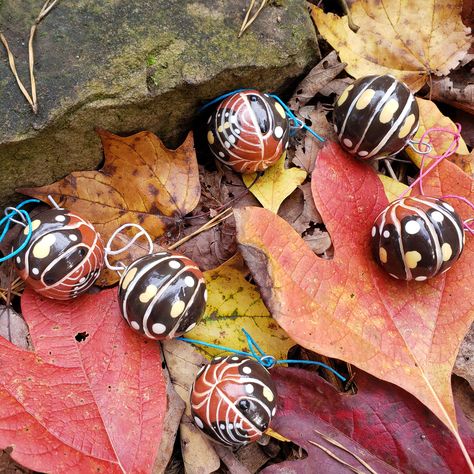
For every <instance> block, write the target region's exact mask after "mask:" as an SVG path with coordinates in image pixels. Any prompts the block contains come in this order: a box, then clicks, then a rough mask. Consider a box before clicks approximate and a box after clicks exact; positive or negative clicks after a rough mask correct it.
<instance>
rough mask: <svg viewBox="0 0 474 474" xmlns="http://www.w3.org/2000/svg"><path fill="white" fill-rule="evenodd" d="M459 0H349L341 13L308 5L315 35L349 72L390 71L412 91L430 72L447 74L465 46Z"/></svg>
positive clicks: (466, 39) (467, 42) (466, 38)
mask: <svg viewBox="0 0 474 474" xmlns="http://www.w3.org/2000/svg"><path fill="white" fill-rule="evenodd" d="M462 3H463V2H462V0H452V1H450V2H444V1H440V0H418V1H413V0H355V1H354V2H352V4H351V6H350V13H351V17H352V20H353V22H354V23H355V24H356V25H357V26H358V27H359V30H358V31H357V33H354V32H353V31H352V30H351V29H350V28H349V26H348V18H347V16H344V17H342V18H341V17H339V16H337V15H334V14H332V13H324V12H323V11H322V10H321V9H320V8H317V7H315V6H313V7H312V16H313V19H314V22H315V23H316V26H317V27H318V30H319V32H320V33H321V35H322V36H323V37H324V38H325V39H326V40H327V41H328V42H329V43H330V44H331V46H333V47H334V49H336V50H337V52H338V53H339V56H340V58H341V61H343V62H345V63H347V67H346V70H347V72H348V73H349V74H351V75H352V76H354V77H355V78H359V77H363V76H366V75H369V74H392V75H394V76H395V77H397V78H398V79H399V80H401V81H403V82H405V83H406V84H408V86H409V87H410V88H411V89H412V90H413V91H417V90H418V89H420V88H421V87H422V86H423V84H425V82H426V81H427V79H428V77H429V75H430V74H435V75H439V76H442V75H447V74H448V73H449V71H450V70H451V69H453V68H454V67H456V66H457V65H458V63H459V61H461V59H463V58H464V56H465V55H466V53H467V51H468V50H469V46H470V43H471V41H470V36H469V33H470V28H468V27H466V26H464V24H463V22H462V20H461V9H462Z"/></svg>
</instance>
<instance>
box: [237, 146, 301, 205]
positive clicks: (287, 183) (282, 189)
mask: <svg viewBox="0 0 474 474" xmlns="http://www.w3.org/2000/svg"><path fill="white" fill-rule="evenodd" d="M285 158H286V152H285V153H283V155H282V156H281V157H280V159H279V160H278V161H277V162H276V163H275V164H274V165H273V166H272V167H271V168H268V169H267V170H266V171H265V174H264V175H263V176H261V177H260V178H258V179H257V180H256V181H255V179H256V177H257V175H256V174H255V173H254V174H249V175H244V177H243V180H244V183H245V186H247V187H248V188H249V190H250V192H251V193H252V194H253V195H254V196H255V197H256V198H257V199H258V200H259V202H260V204H261V205H262V206H263V207H264V208H265V209H268V210H269V211H273V212H274V213H275V214H276V213H277V212H278V209H280V206H281V203H282V202H283V201H284V200H285V199H286V198H287V197H288V196H289V195H290V194H291V193H292V192H293V191H294V190H295V189H296V188H297V187H298V186H299V185H300V184H301V183H302V182H303V181H304V180H305V179H306V176H307V173H306V171H304V170H302V169H299V168H285ZM252 183H254V184H252Z"/></svg>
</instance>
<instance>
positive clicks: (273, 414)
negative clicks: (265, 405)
mask: <svg viewBox="0 0 474 474" xmlns="http://www.w3.org/2000/svg"><path fill="white" fill-rule="evenodd" d="M276 412H277V409H276V407H274V408H273V410H272V416H275V413H276Z"/></svg>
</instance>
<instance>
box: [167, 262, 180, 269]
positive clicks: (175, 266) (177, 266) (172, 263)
mask: <svg viewBox="0 0 474 474" xmlns="http://www.w3.org/2000/svg"><path fill="white" fill-rule="evenodd" d="M168 265H169V266H170V267H171V268H174V269H175V270H176V269H177V268H179V267H180V266H181V265H180V263H179V262H178V261H177V260H171V261H170V263H168Z"/></svg>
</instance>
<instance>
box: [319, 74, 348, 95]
mask: <svg viewBox="0 0 474 474" xmlns="http://www.w3.org/2000/svg"><path fill="white" fill-rule="evenodd" d="M353 82H354V79H352V78H350V77H343V78H340V79H334V80H333V81H331V82H330V83H329V84H327V85H326V86H324V87H323V88H322V89H321V90H320V91H319V93H320V94H321V95H324V96H326V97H328V96H330V95H332V94H334V95H336V96H340V95H341V94H342V93H343V92H344V91H345V90H346V89H347V88H348V87H349V86H350V85H351V84H352V83H353Z"/></svg>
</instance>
